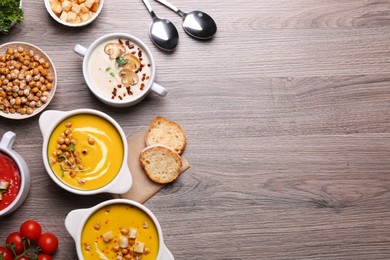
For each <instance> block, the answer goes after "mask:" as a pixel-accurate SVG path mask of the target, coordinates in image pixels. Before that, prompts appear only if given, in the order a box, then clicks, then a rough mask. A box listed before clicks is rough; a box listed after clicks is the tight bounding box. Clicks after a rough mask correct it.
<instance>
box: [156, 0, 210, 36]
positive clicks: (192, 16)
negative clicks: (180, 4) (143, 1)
mask: <svg viewBox="0 0 390 260" xmlns="http://www.w3.org/2000/svg"><path fill="white" fill-rule="evenodd" d="M156 1H157V2H159V3H160V4H163V5H165V6H166V7H168V8H169V9H171V10H172V11H174V12H175V13H177V14H178V15H180V16H181V18H182V19H183V29H184V31H185V32H186V33H187V34H188V35H190V36H192V37H194V38H197V39H201V40H206V39H210V38H211V37H213V36H214V34H215V33H216V32H217V24H216V23H215V21H214V19H213V18H211V16H210V15H208V14H206V13H204V12H202V11H192V12H189V13H185V12H183V11H181V10H179V8H177V7H176V6H174V5H173V4H171V3H170V2H168V1H167V0H156Z"/></svg>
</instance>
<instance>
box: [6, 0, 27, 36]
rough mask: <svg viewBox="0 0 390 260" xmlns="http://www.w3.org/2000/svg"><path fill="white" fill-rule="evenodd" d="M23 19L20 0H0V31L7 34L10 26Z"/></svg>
mask: <svg viewBox="0 0 390 260" xmlns="http://www.w3.org/2000/svg"><path fill="white" fill-rule="evenodd" d="M22 21H23V10H22V9H21V8H20V0H1V1H0V32H1V33H3V34H7V33H8V32H9V30H10V29H11V27H12V26H13V25H15V24H17V23H20V22H22Z"/></svg>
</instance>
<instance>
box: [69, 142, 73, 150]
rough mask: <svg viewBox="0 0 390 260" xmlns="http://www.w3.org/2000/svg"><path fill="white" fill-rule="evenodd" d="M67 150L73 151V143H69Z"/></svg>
mask: <svg viewBox="0 0 390 260" xmlns="http://www.w3.org/2000/svg"><path fill="white" fill-rule="evenodd" d="M69 150H70V151H71V152H74V144H70V145H69Z"/></svg>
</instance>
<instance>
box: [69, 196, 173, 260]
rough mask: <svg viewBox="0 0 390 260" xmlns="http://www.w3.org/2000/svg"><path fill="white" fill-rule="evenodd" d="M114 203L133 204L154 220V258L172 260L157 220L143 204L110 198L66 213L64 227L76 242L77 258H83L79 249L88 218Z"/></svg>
mask: <svg viewBox="0 0 390 260" xmlns="http://www.w3.org/2000/svg"><path fill="white" fill-rule="evenodd" d="M114 204H126V205H130V206H134V207H136V208H138V209H140V210H142V211H143V212H145V213H146V214H147V215H148V216H149V217H150V218H151V219H152V220H153V222H154V224H155V226H156V228H157V232H158V238H159V249H158V255H157V258H156V260H174V257H173V255H172V253H171V252H170V251H169V249H168V248H167V247H166V245H165V243H164V238H163V232H162V229H161V226H160V223H159V222H158V220H157V218H156V216H155V215H154V214H153V213H152V212H151V211H150V210H149V209H148V208H147V207H145V206H144V205H142V204H140V203H138V202H135V201H132V200H127V199H111V200H107V201H104V202H102V203H100V204H98V205H96V206H94V207H92V208H88V209H77V210H73V211H71V212H69V213H68V215H67V216H66V218H65V227H66V229H67V230H68V232H69V234H70V235H71V236H72V238H73V240H74V241H75V244H76V250H77V256H78V258H79V259H84V257H83V253H82V249H81V235H82V232H83V229H84V225H85V224H86V222H87V220H88V218H89V217H90V216H92V214H93V213H95V212H96V211H98V210H99V209H101V208H103V207H107V206H109V205H114Z"/></svg>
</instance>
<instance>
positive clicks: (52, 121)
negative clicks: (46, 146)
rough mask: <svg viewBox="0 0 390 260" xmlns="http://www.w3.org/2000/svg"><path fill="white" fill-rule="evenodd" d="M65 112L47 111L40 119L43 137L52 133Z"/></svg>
mask: <svg viewBox="0 0 390 260" xmlns="http://www.w3.org/2000/svg"><path fill="white" fill-rule="evenodd" d="M62 114H65V112H62V111H56V110H47V111H45V112H43V113H42V114H41V116H40V117H39V128H40V129H41V132H42V135H43V136H47V135H48V134H49V133H50V131H51V130H50V129H51V128H52V127H54V126H55V125H57V123H58V118H60V116H61V115H62Z"/></svg>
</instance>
